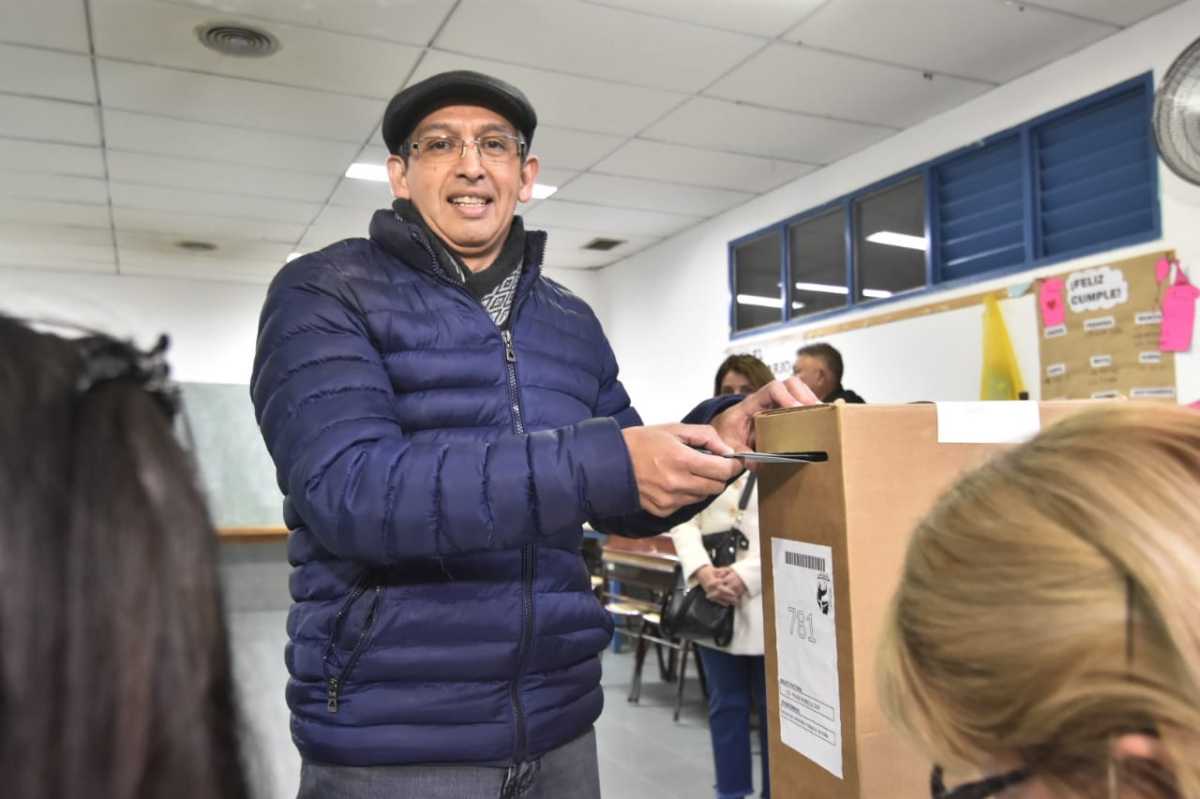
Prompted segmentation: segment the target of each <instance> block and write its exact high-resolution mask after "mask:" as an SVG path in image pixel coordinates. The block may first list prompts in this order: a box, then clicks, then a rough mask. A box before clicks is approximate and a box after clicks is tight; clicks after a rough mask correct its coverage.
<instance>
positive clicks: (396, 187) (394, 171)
mask: <svg viewBox="0 0 1200 799" xmlns="http://www.w3.org/2000/svg"><path fill="white" fill-rule="evenodd" d="M387 173H388V183H390V184H391V186H392V196H393V197H403V198H404V199H406V200H408V199H411V195H410V194H409V191H408V164H406V163H404V159H403V158H401V157H400V156H398V155H389V156H388V159H387Z"/></svg>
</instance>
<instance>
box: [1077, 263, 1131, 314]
mask: <svg viewBox="0 0 1200 799" xmlns="http://www.w3.org/2000/svg"><path fill="white" fill-rule="evenodd" d="M1128 300H1129V283H1128V282H1127V281H1126V280H1125V273H1124V272H1122V271H1121V270H1120V269H1114V268H1113V267H1111V266H1101V267H1098V268H1096V269H1084V270H1081V271H1079V272H1072V273H1071V274H1070V275H1069V276H1068V277H1067V307H1068V308H1070V309H1071V311H1072V312H1074V313H1086V312H1088V311H1103V310H1108V309H1109V308H1115V307H1116V306H1118V305H1120V304H1121V303H1123V302H1127V301H1128Z"/></svg>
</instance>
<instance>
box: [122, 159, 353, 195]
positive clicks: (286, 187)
mask: <svg viewBox="0 0 1200 799" xmlns="http://www.w3.org/2000/svg"><path fill="white" fill-rule="evenodd" d="M108 172H109V175H110V176H111V177H112V179H113V180H115V181H121V182H125V183H144V184H148V185H153V186H168V187H171V188H180V189H199V190H201V191H213V192H228V193H230V194H246V195H253V196H259V197H276V198H279V199H284V200H297V201H301V202H309V203H323V202H325V199H326V198H327V197H328V196H329V192H330V191H331V190H332V188H333V186H334V184H335V183H336V179H335V178H333V177H330V176H326V175H314V174H312V173H310V172H294V171H291V170H286V169H260V168H257V167H251V166H244V165H239V164H218V163H212V162H210V161H192V160H186V159H182V158H167V157H164V156H161V155H147V154H145V153H127V152H110V153H109V154H108Z"/></svg>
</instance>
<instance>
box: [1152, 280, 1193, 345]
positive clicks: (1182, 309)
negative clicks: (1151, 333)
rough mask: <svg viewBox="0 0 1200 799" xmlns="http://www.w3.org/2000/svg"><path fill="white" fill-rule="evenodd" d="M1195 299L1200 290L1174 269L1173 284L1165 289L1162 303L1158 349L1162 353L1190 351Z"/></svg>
mask: <svg viewBox="0 0 1200 799" xmlns="http://www.w3.org/2000/svg"><path fill="white" fill-rule="evenodd" d="M1197 297H1200V289H1198V288H1196V287H1195V286H1193V285H1192V284H1191V282H1190V281H1189V280H1188V278H1187V275H1185V274H1184V273H1183V270H1182V269H1176V271H1175V284H1174V285H1173V286H1171V287H1170V288H1169V289H1167V294H1166V296H1165V297H1163V302H1162V333H1161V334H1160V335H1159V339H1158V348H1159V349H1160V350H1162V351H1163V352H1188V351H1189V350H1191V348H1192V330H1193V329H1194V328H1195V326H1196V298H1197Z"/></svg>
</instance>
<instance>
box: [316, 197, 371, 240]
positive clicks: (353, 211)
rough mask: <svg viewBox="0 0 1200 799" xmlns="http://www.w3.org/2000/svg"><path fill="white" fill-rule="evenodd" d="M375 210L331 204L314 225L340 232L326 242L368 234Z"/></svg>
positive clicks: (318, 216)
mask: <svg viewBox="0 0 1200 799" xmlns="http://www.w3.org/2000/svg"><path fill="white" fill-rule="evenodd" d="M381 207H385V206H381ZM373 210H375V209H363V208H346V207H342V206H336V205H329V206H326V207H325V208H324V209H323V210H322V211H321V213H320V214H318V215H317V218H316V219H314V220H313V223H312V227H313V228H324V229H325V231H326V232H330V231H339V232H340V233H339V235H338V236H337V237H336V238H333V239H330V240H329V241H328V242H326V244H328V243H330V242H333V241H337V240H338V239H346V238H351V237H353V236H366V235H367V228H368V227H369V226H370V224H371V212H372V211H373Z"/></svg>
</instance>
